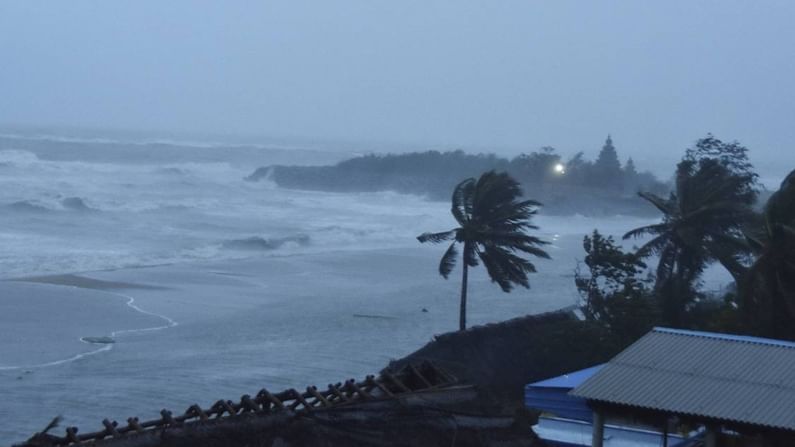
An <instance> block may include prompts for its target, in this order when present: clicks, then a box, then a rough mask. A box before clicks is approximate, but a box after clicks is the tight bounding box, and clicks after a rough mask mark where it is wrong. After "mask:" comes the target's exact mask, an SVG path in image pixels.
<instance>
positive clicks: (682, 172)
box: [624, 159, 752, 326]
mask: <svg viewBox="0 0 795 447" xmlns="http://www.w3.org/2000/svg"><path fill="white" fill-rule="evenodd" d="M746 189H747V182H746V180H745V179H744V178H743V177H740V176H737V175H733V174H732V172H731V171H730V169H729V168H727V166H726V165H725V164H722V163H721V162H720V161H719V160H716V159H703V160H699V161H696V160H692V159H686V160H684V161H682V162H680V163H679V165H678V166H677V173H676V186H675V191H674V192H672V193H671V195H670V197H669V198H668V199H663V198H661V197H659V196H657V195H654V194H650V193H639V194H640V196H641V197H642V198H644V199H646V200H647V201H648V202H650V203H651V204H652V205H654V206H655V207H656V208H657V209H658V210H659V211H660V212H661V213H662V214H663V220H662V222H661V223H658V224H654V225H648V226H644V227H641V228H636V229H634V230H632V231H630V232H628V233H627V234H625V235H624V239H628V238H631V237H642V236H651V240H649V241H648V242H646V243H645V244H644V245H643V246H641V247H640V248H639V249H638V251H637V254H638V255H639V256H640V257H647V256H651V255H657V256H659V263H658V265H657V282H656V286H655V288H656V295H657V297H658V299H659V300H660V301H661V302H660V308H661V309H662V313H663V318H665V319H666V323H668V324H671V325H676V326H681V325H682V324H683V323H684V316H685V312H686V310H687V308H688V306H689V305H690V304H691V303H692V302H693V301H694V300H695V298H696V297H697V294H696V291H695V286H696V284H697V282H698V280H699V278H700V276H701V274H702V273H703V271H704V269H705V268H706V266H707V265H709V264H710V263H712V262H714V261H718V262H720V263H721V264H722V265H723V266H724V267H725V268H726V270H728V271H729V273H730V274H731V275H732V276H733V277H734V278H735V280H736V281H739V280H740V279H741V278H742V277H743V276H744V274H745V272H746V271H747V267H746V266H745V265H744V261H745V259H746V258H747V256H748V253H749V250H748V246H747V244H746V243H745V240H744V238H743V237H742V232H741V227H742V225H743V224H744V223H746V222H748V220H749V219H750V218H751V216H752V211H751V209H750V207H749V206H748V203H747V201H746V200H744V199H743V198H744V197H745V195H746V194H747V192H746Z"/></svg>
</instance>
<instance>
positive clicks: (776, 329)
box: [740, 171, 795, 340]
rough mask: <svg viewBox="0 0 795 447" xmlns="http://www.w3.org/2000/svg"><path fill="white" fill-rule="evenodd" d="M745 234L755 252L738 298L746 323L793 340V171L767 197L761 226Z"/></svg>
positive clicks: (758, 330)
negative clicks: (753, 231)
mask: <svg viewBox="0 0 795 447" xmlns="http://www.w3.org/2000/svg"><path fill="white" fill-rule="evenodd" d="M746 236H747V237H748V242H749V244H750V245H751V247H752V248H753V249H754V254H755V255H756V260H755V262H754V264H753V265H752V266H751V269H750V270H749V272H748V278H747V281H746V283H745V284H744V285H743V287H742V294H741V300H740V303H741V310H742V315H743V317H744V321H745V324H746V327H747V329H748V330H749V331H751V332H752V333H754V334H757V335H762V336H767V337H775V338H786V339H790V340H795V324H793V323H795V171H792V172H791V173H790V174H789V175H788V176H787V178H786V179H785V180H784V181H783V182H782V183H781V187H780V188H779V190H778V191H776V192H775V193H774V194H773V195H772V196H771V197H770V199H768V202H767V204H766V205H765V209H764V222H763V225H762V228H760V229H759V230H758V231H757V232H756V233H755V234H752V233H751V232H749V233H747V234H746Z"/></svg>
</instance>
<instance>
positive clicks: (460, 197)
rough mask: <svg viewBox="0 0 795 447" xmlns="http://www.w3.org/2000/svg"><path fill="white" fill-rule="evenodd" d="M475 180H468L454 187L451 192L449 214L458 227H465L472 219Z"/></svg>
mask: <svg viewBox="0 0 795 447" xmlns="http://www.w3.org/2000/svg"><path fill="white" fill-rule="evenodd" d="M475 183H476V182H475V179H474V178H468V179H465V180H463V181H462V182H461V183H459V184H458V185H456V187H455V189H454V190H453V197H452V201H451V202H452V207H451V210H450V211H451V212H452V214H453V217H454V218H455V220H456V221H457V222H458V224H459V225H461V226H463V225H466V223H467V222H469V220H470V219H471V218H472V201H473V198H474V197H473V195H474V191H475Z"/></svg>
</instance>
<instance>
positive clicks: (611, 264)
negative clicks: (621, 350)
mask: <svg viewBox="0 0 795 447" xmlns="http://www.w3.org/2000/svg"><path fill="white" fill-rule="evenodd" d="M747 152H748V149H747V148H745V147H743V146H741V145H740V144H739V143H737V142H733V143H725V142H722V141H720V140H718V139H717V138H715V137H713V136H711V135H710V136H708V137H706V138H703V139H701V140H699V141H698V142H697V143H696V145H695V147H693V148H692V149H689V150H688V151H687V152H686V153H685V156H684V158H683V159H682V161H681V162H680V163H679V164H678V166H677V169H676V176H675V184H674V190H673V191H672V192H671V193H670V194H668V196H667V197H663V196H660V195H657V194H654V193H647V192H641V193H640V194H639V195H640V197H642V198H643V199H645V200H646V201H648V202H649V204H651V205H652V206H653V207H655V208H656V209H657V210H658V211H659V212H660V213H661V221H660V222H659V223H657V224H654V225H649V226H646V227H642V228H637V229H635V230H632V231H630V232H628V233H627V234H626V235H624V238H625V239H628V238H634V237H641V236H642V237H646V238H647V239H645V241H644V244H643V245H642V246H641V247H639V248H638V249H636V250H635V251H633V252H626V251H624V249H623V248H622V247H621V246H619V245H618V244H616V243H615V241H614V240H613V239H612V238H610V237H605V236H603V235H602V234H600V233H599V232H598V231H594V233H593V234H592V235H590V236H587V237H586V238H585V240H584V248H585V251H586V257H585V265H586V267H587V271H583V270H582V269H579V271H578V272H577V274H576V279H575V281H576V284H577V288H578V289H579V291H580V293H581V295H582V297H583V301H584V307H583V310H584V311H585V314H586V316H587V317H588V319H589V320H590V321H594V322H597V323H599V324H601V325H603V326H604V327H605V328H606V329H607V330H609V331H610V332H611V333H612V334H614V335H615V336H617V337H619V338H621V339H622V340H624V341H625V342H626V341H631V340H634V339H636V338H637V337H639V336H640V335H642V334H643V333H645V332H646V331H647V330H648V329H650V328H651V327H652V326H655V325H661V326H669V327H676V328H685V329H703V330H712V331H719V332H732V333H740V334H748V335H757V336H764V337H772V338H780V339H787V340H795V324H793V323H794V322H795V279H794V278H795V171H793V173H791V174H790V175H789V176H788V177H787V179H785V180H784V182H783V183H782V185H781V188H780V189H779V190H778V191H777V192H775V193H774V194H773V195H771V196H770V198H769V199H768V200H767V203H766V205H765V206H764V209H763V210H762V211H761V212H759V211H758V210H757V206H756V205H757V198H758V196H759V185H758V183H757V180H756V179H757V175H756V174H755V173H754V172H753V167H752V166H751V164H750V163H749V162H748V156H747ZM646 260H649V261H653V262H656V268H654V269H649V268H647V265H646ZM713 263H718V264H720V265H721V266H722V267H723V268H725V269H726V271H727V272H729V273H730V274H731V276H732V277H733V278H734V284H733V286H732V287H731V288H730V291H729V292H728V293H725V294H724V295H723V296H714V295H710V294H709V293H707V292H706V291H704V290H702V284H701V281H700V279H701V276H702V274H703V272H704V270H705V269H706V268H707V267H708V266H709V265H711V264H713Z"/></svg>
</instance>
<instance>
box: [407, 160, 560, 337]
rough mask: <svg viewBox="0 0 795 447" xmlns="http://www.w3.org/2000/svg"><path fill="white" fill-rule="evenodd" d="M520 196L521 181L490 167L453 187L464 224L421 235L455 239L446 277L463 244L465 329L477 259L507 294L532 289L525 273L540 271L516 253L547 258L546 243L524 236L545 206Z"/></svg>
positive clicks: (445, 259)
mask: <svg viewBox="0 0 795 447" xmlns="http://www.w3.org/2000/svg"><path fill="white" fill-rule="evenodd" d="M521 196H522V190H521V188H520V187H519V183H518V182H517V181H516V180H514V179H513V178H511V176H509V175H508V174H507V173H504V172H501V173H497V172H494V171H489V172H486V173H485V174H483V175H481V176H480V178H479V179H477V180H475V179H474V178H468V179H466V180H464V181H462V182H461V183H459V184H458V186H456V187H455V190H454V191H453V198H452V209H451V212H452V213H453V217H454V218H455V220H456V222H458V224H459V225H460V226H459V227H458V228H454V229H452V230H449V231H443V232H441V233H424V234H422V235H420V236H418V237H417V239H418V240H419V241H420V242H423V243H424V242H431V243H440V242H444V241H448V240H453V242H452V244H450V247H449V248H448V249H447V251H446V252H445V253H444V256H442V260H441V262H440V263H439V273H440V274H441V275H442V276H443V277H444V278H445V279H447V278H448V276H449V275H450V272H452V271H453V267H455V264H456V258H457V257H458V248H457V246H458V244H462V245H463V258H464V262H463V279H462V282H461V308H460V317H459V329H460V330H462V331H463V330H464V329H466V304H467V269H468V268H469V267H475V266H477V265H478V259H480V261H482V262H483V265H485V266H486V270H487V271H488V273H489V276H490V277H491V280H492V282H496V283H497V284H499V286H500V288H501V289H502V290H503V291H504V292H510V291H511V290H512V289H513V286H514V284H518V285H521V286H523V287H525V288H529V287H530V283H529V282H528V279H527V274H528V273H533V272H535V271H536V268H535V266H534V265H533V264H532V263H531V262H530V261H528V260H527V259H524V258H523V257H521V256H519V255H518V254H517V253H518V252H522V253H527V254H530V255H533V256H538V257H541V258H546V259H549V255H548V254H547V253H546V252H545V251H544V250H542V249H540V248H539V246H541V245H544V244H547V242H545V241H542V240H541V239H539V238H537V237H535V236H530V235H528V234H525V230H536V229H538V227H536V226H534V225H532V224H531V223H530V219H531V218H532V216H533V215H535V214H536V212H537V208H538V207H539V206H541V204H540V203H538V202H536V201H534V200H524V201H520V200H519V199H520V198H521Z"/></svg>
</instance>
